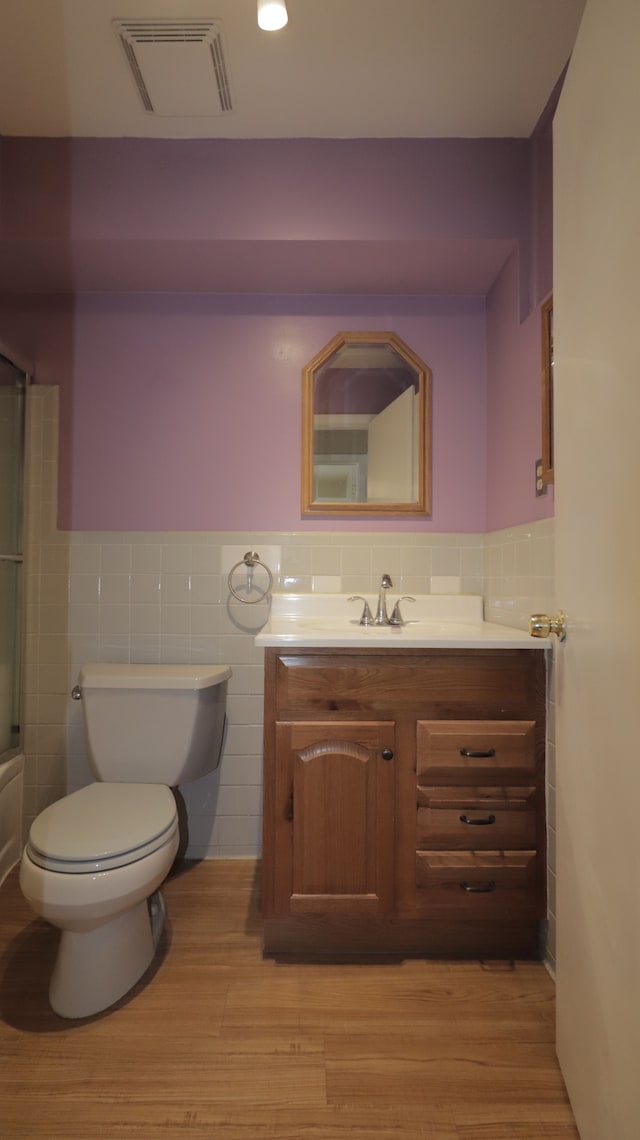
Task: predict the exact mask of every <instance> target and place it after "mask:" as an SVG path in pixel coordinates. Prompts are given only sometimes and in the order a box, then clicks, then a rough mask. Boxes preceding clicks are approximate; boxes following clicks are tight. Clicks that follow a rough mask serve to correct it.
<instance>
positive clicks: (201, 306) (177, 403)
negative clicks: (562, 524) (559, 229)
mask: <svg viewBox="0 0 640 1140" xmlns="http://www.w3.org/2000/svg"><path fill="white" fill-rule="evenodd" d="M1 151H2V155H1V157H2V173H3V178H2V186H1V191H0V242H1V247H2V248H1V250H0V252H1V253H2V258H1V259H0V284H2V285H3V286H4V288H5V290H6V289H9V290H12V291H13V295H12V296H11V297H10V298H8V299H7V298H5V299H4V302H3V305H2V307H0V339H1V340H3V341H4V342H5V343H6V344H7V346H9V347H11V345H12V344H13V345H14V346H15V348H16V351H19V352H20V353H21V355H22V356H23V357H25V356H26V357H28V358H30V359H32V360H33V362H34V365H35V378H36V381H38V382H41V383H59V384H60V385H61V391H62V423H61V479H60V522H61V525H63V526H65V527H67V526H71V527H72V528H88V529H107V530H108V529H117V530H127V529H140V530H143V529H150V530H155V529H166V530H169V529H184V530H199V529H204V530H217V529H232V530H237V529H258V528H259V529H267V530H290V529H296V530H298V529H309V530H313V529H319V530H340V529H350V530H353V529H362V530H385V531H393V530H403V531H406V530H434V531H441V532H442V531H484V530H485V529H486V527H487V525H488V520H490V521H489V526H490V527H493V526H494V525H508V524H509V523H511V522H514V521H519V522H522V521H528V520H529V519H532V518H537V517H541V515H542V514H544V513H545V510H546V513H549V505H548V500H535V498H534V497H533V474H532V471H533V467H532V463H530V462H529V458H527V459H526V475H525V462H524V458H523V456H524V453H525V451H526V453H527V456H528V452H529V450H531V448H533V451H534V452H535V456H537V455H539V452H540V446H539V443H538V444H534V442H533V441H530V439H529V437H530V436H531V434H532V424H535V425H536V426H537V430H538V436H539V418H540V417H539V337H538V333H536V336H535V337H534V336H533V334H532V333H531V331H530V329H529V322H528V321H525V322H524V324H522V325H520V324H519V314H520V311H521V310H522V308H523V307H524V308H525V309H526V308H527V301H526V298H527V297H528V295H529V292H528V291H529V288H530V286H531V285H533V286H534V292H535V283H536V280H537V276H538V268H537V267H538V264H539V261H538V260H536V259H533V260H532V258H531V257H530V251H531V239H532V235H533V236H535V234H536V233H539V232H541V226H542V222H541V221H539V222H537V223H536V225H535V226H534V224H533V221H532V218H533V214H532V210H531V204H532V201H533V200H535V201H536V202H542V207H541V209H542V213H543V214H544V209H545V207H544V198H543V197H540V196H538V197H535V196H534V191H535V178H536V173H535V170H534V168H533V164H532V161H531V151H530V148H529V146H528V144H527V142H526V141H523V140H515V141H514V140H391V141H389V140H379V141H370V140H364V141H362V140H360V141H353V140H339V141H324V140H278V141H273V140H270V141H267V142H246V141H243V142H235V141H234V142H229V141H226V140H223V141H221V140H213V141H206V142H190V143H182V142H169V143H167V142H156V141H150V140H144V141H143V140H60V139H56V140H24V139H9V140H2V142H1ZM542 220H544V219H542ZM516 246H517V248H518V251H519V256H518V257H515V256H513V257H512V259H511V261H510V262H509V268H508V271H507V272H505V274H503V275H502V276H500V271H501V269H502V267H503V265H504V264H505V261H506V260H507V259H508V257H509V254H510V252H511V251H513V250H514V249H515V248H516ZM536 258H538V252H537V251H536ZM496 278H497V283H496V285H495V287H494V289H493V291H492V292H491V295H490V301H489V319H488V322H487V320H486V316H485V294H486V293H487V292H488V290H489V289H490V288H491V285H492V283H493V282H494V281H496ZM283 283H284V284H285V285H286V286H287V289H290V290H291V292H289V293H287V294H286V295H285V294H284V293H283V292H282V286H283ZM359 284H361V288H362V292H361V293H358V292H357V291H356V286H358V285H359ZM38 290H40V291H45V292H49V293H51V292H53V294H54V296H52V297H49V298H48V299H44V300H43V299H42V298H40V297H38V296H35V294H36V293H37V292H38ZM88 290H91V292H88ZM65 292H69V293H73V294H75V296H73V297H65V296H64V294H65ZM414 292H416V293H420V294H422V295H413V293H414ZM437 293H439V294H440V295H439V296H438V295H429V294H437ZM445 293H449V294H450V295H449V296H445V295H444V294H445ZM19 294H22V296H20V295H19ZM27 294H31V296H28V295H27ZM234 294H235V295H234ZM465 294H475V296H465ZM534 316H535V315H534ZM366 328H371V329H390V330H392V331H395V332H396V333H398V334H399V335H400V336H401V337H402V338H403V339H404V340H405V341H406V343H407V344H408V345H409V346H410V347H411V348H413V349H414V350H415V351H416V352H417V354H418V355H419V356H421V357H422V358H423V359H424V360H425V362H426V363H427V364H428V365H429V366H430V368H431V369H432V372H433V473H432V474H433V496H432V497H433V507H434V509H433V515H432V518H431V519H429V520H426V521H424V520H407V521H404V520H386V519H379V520H371V521H369V520H364V521H363V522H362V523H359V522H354V521H349V522H345V523H340V522H339V521H335V520H333V519H325V520H322V519H313V520H305V521H302V520H301V518H300V507H299V495H300V492H299V488H300V404H301V375H300V374H301V369H302V366H303V365H304V364H305V363H306V362H307V361H308V360H309V359H311V358H312V357H313V356H314V355H315V354H316V353H317V352H318V351H319V349H320V348H321V347H322V346H323V345H324V344H325V343H326V342H327V341H329V340H330V339H331V338H332V337H333V336H334V335H335V333H336V332H338V331H342V330H350V329H355V330H362V329H366ZM487 369H488V374H489V379H488V384H487ZM511 385H513V387H511ZM525 387H526V393H525V392H524V388H525ZM516 393H517V395H516ZM525 395H526V404H527V407H528V408H529V409H531V408H532V407H533V404H534V400H535V402H537V407H536V412H535V417H534V419H533V420H532V421H529V420H527V421H526V422H525V421H524V420H523V419H522V409H523V406H524V402H525V399H524V398H525ZM487 408H488V412H489V420H488V426H487ZM487 441H489V462H488V463H487ZM535 456H534V458H535ZM521 464H522V472H521V470H520V467H521ZM529 469H531V470H529ZM487 476H488V484H487ZM532 497H533V501H532ZM503 518H505V519H506V520H507V523H505V524H503V523H501V522H498V523H494V522H493V521H492V520H495V519H503Z"/></svg>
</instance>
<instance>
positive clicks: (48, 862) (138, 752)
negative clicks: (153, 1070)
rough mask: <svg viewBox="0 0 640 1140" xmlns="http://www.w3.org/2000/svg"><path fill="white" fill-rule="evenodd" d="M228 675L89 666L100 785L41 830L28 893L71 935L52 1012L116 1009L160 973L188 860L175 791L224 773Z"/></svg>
mask: <svg viewBox="0 0 640 1140" xmlns="http://www.w3.org/2000/svg"><path fill="white" fill-rule="evenodd" d="M230 676H231V669H230V668H229V667H228V666H227V665H211V666H196V665H112V664H105V665H85V666H84V667H83V668H82V670H81V672H80V677H79V684H78V686H76V689H74V694H73V695H74V696H75V697H81V698H82V708H83V712H84V720H85V727H86V731H87V741H88V746H89V759H90V763H91V766H92V768H93V771H94V773H95V775H96V777H97V779H98V780H99V781H104V782H100V783H96V784H91V785H89V786H88V787H86V788H81V789H80V791H77V792H72V793H71V795H69V796H66V797H65V798H64V799H62V800H58V802H57V803H54V804H52V805H51V806H50V807H48V808H46V809H45V810H44V811H43V812H42V813H41V814H40V815H39V816H38V817H37V819H35V820H34V822H33V824H32V826H31V831H30V833H29V841H28V843H27V846H26V848H25V850H24V852H23V855H22V863H21V866H20V887H21V889H22V893H23V894H24V896H25V898H26V899H27V900H28V902H29V903H30V904H31V906H32V907H33V909H34V911H35V912H36V914H39V915H40V916H41V917H42V918H45V919H47V921H48V922H51V923H52V924H53V925H54V926H57V927H59V928H60V929H61V930H62V937H61V939H60V946H59V949H58V957H57V959H56V963H55V966H54V969H53V975H52V978H51V984H50V988H49V1000H50V1002H51V1005H52V1007H53V1009H54V1010H55V1012H56V1013H58V1014H60V1016H61V1017H88V1016H90V1015H91V1014H94V1013H98V1012H99V1011H100V1010H103V1009H106V1008H107V1007H108V1006H110V1005H113V1003H114V1002H116V1001H118V1000H119V998H121V997H123V996H124V994H126V993H127V991H128V990H130V989H131V987H132V986H133V985H135V983H136V982H137V981H138V979H139V978H140V977H141V976H142V974H143V973H144V972H145V970H146V969H147V967H148V966H149V965H150V963H151V961H152V959H153V956H154V953H155V950H156V947H157V945H158V940H159V938H160V934H161V933H162V928H163V924H164V903H163V900H162V895H161V893H160V891H159V890H158V888H159V886H160V884H161V883H162V882H163V880H164V879H165V878H166V876H167V874H168V872H169V869H170V867H171V865H172V863H173V860H174V858H175V855H176V852H177V850H178V839H179V837H178V816H177V809H176V803H175V799H174V796H173V793H172V792H171V790H170V789H171V788H172V787H175V786H177V785H179V784H183V783H187V782H188V781H190V780H197V779H198V778H199V777H200V776H204V775H205V774H206V773H207V772H212V771H213V770H214V769H215V768H217V766H218V764H219V761H220V749H221V744H222V733H223V729H224V718H225V707H226V695H227V681H228V679H229V677H230Z"/></svg>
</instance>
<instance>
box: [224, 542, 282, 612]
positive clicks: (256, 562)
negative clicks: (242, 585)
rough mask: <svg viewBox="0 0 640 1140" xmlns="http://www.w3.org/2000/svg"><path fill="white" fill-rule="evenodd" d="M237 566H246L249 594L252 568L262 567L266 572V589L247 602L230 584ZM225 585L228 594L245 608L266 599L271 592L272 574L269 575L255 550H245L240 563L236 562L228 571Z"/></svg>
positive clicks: (267, 569)
mask: <svg viewBox="0 0 640 1140" xmlns="http://www.w3.org/2000/svg"><path fill="white" fill-rule="evenodd" d="M239 566H246V567H247V570H248V573H247V593H249V592H250V591H251V587H252V585H253V567H254V566H262V569H263V570H266V572H267V578H268V582H267V587H266V589H265V590H263V592H262V593H261V594H258V597H257V598H253V599H252V600H251V601H250V600H249V598H243V597H242V595H241V594H239V593H238V592H237V591H236V590H234V588H233V583H232V581H231V579H232V577H233V575H234V574H235V572H236V570H237V569H238V567H239ZM227 583H228V586H229V593H231V594H233V596H234V598H236V599H237V601H239V602H243V603H244V605H245V606H255V604H256V602H261V601H263V599H264V598H266V596H267V594H269V593H270V592H271V587H272V586H273V574H272V573H271V571H270V569H269V567H268V566H267V564H266V562H261V561H260V555H259V554H256V552H255V550H247V552H246V554H245V556H244V558H243V559H242V561H241V562H236V564H235V566H232V567H231V569H230V571H229V577H228V578H227Z"/></svg>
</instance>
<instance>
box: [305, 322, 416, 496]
mask: <svg viewBox="0 0 640 1140" xmlns="http://www.w3.org/2000/svg"><path fill="white" fill-rule="evenodd" d="M302 382H303V393H302V514H303V515H351V516H363V517H364V516H367V515H369V516H370V515H375V514H377V515H407V514H412V515H428V514H429V513H430V511H431V495H430V469H431V461H430V451H431V372H430V371H429V369H428V368H427V366H426V364H424V363H423V361H422V360H420V358H419V357H418V356H416V354H415V352H412V351H411V349H410V348H408V347H407V345H406V344H404V342H403V341H402V340H401V339H400V337H398V336H396V335H395V333H390V332H345V333H338V334H337V336H335V337H334V338H333V340H331V341H330V342H329V344H327V345H325V347H324V348H323V349H322V350H321V351H320V352H319V353H318V354H317V356H314V358H313V360H311V361H310V362H309V364H307V366H306V368H304V369H303V372H302Z"/></svg>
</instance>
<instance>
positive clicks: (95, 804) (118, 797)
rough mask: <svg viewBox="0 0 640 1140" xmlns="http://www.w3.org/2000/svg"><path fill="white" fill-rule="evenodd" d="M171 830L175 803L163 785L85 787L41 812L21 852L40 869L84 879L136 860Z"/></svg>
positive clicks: (147, 852)
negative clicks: (24, 850) (81, 875)
mask: <svg viewBox="0 0 640 1140" xmlns="http://www.w3.org/2000/svg"><path fill="white" fill-rule="evenodd" d="M176 828H177V811H176V804H175V800H174V798H173V795H172V793H171V791H170V789H169V788H168V787H166V786H165V785H164V784H90V785H89V786H88V787H86V788H81V789H80V790H79V791H77V792H72V793H71V795H69V796H65V798H64V799H62V800H58V801H57V802H56V803H54V804H51V806H50V807H48V808H45V810H44V811H43V812H41V814H40V815H39V816H38V817H37V818H36V819H35V820H34V821H33V823H32V825H31V830H30V832H29V842H28V844H27V850H28V852H29V856H30V858H31V859H32V860H33V862H34V863H37V864H38V865H39V866H40V867H45V868H47V869H49V870H55V871H61V872H63V873H65V874H70V873H71V874H87V873H91V872H95V871H105V870H109V869H111V868H113V867H122V866H125V865H126V864H128V863H134V862H136V860H138V859H142V858H143V857H144V856H145V855H149V854H151V852H152V851H157V849H158V848H159V847H162V846H163V844H165V843H167V842H168V840H169V839H170V838H171V836H172V835H173V833H174V832H175V830H176Z"/></svg>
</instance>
